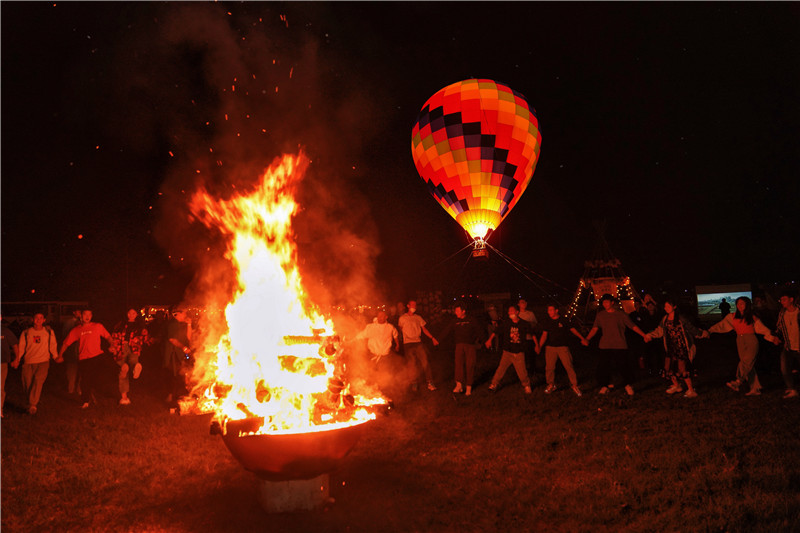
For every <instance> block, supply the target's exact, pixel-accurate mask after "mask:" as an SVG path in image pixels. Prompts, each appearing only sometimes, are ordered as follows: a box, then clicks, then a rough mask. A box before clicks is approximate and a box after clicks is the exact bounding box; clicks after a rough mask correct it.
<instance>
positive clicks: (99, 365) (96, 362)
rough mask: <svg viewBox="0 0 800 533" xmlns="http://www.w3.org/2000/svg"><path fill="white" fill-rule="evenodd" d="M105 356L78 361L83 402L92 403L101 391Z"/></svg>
mask: <svg viewBox="0 0 800 533" xmlns="http://www.w3.org/2000/svg"><path fill="white" fill-rule="evenodd" d="M102 355H103V354H100V355H97V356H95V357H90V358H89V359H81V360H79V361H78V376H79V378H80V383H81V400H82V401H83V403H91V402H92V400H93V396H94V395H95V393H96V392H98V391H99V390H100V380H101V379H102V374H103V367H104V366H105V365H104V364H103V357H102Z"/></svg>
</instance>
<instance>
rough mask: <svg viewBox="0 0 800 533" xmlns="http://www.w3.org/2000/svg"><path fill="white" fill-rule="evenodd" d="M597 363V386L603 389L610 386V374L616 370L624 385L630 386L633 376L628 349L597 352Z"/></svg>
mask: <svg viewBox="0 0 800 533" xmlns="http://www.w3.org/2000/svg"><path fill="white" fill-rule="evenodd" d="M599 352H600V353H599V359H598V362H597V386H598V387H605V386H606V385H610V384H611V372H612V371H613V370H616V371H617V372H619V373H620V374H621V375H622V381H623V382H624V384H625V385H632V384H633V382H634V380H635V376H634V369H633V361H632V360H631V353H630V351H629V350H628V349H624V350H616V349H603V348H601V349H600V350H599Z"/></svg>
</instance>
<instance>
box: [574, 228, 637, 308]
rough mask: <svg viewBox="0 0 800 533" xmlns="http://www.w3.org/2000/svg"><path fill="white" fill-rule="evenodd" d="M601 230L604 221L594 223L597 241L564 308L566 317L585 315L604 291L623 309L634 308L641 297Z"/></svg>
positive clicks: (596, 306)
mask: <svg viewBox="0 0 800 533" xmlns="http://www.w3.org/2000/svg"><path fill="white" fill-rule="evenodd" d="M604 230H605V224H603V225H602V226H600V227H598V242H597V246H596V247H595V250H594V254H593V256H592V257H593V258H592V259H590V260H589V261H586V262H585V263H584V267H585V268H584V271H583V276H581V279H580V281H579V282H578V288H577V289H576V291H575V296H574V297H573V299H572V302H571V303H570V305H569V307H568V308H567V316H569V317H570V318H572V317H576V318H578V319H581V320H583V319H585V318H587V316H588V315H590V314H592V313H593V312H594V311H596V310H597V309H598V307H599V305H600V298H601V297H602V296H603V295H604V294H610V295H611V296H613V297H615V298H616V299H617V300H618V301H619V302H620V303H621V304H622V309H623V310H624V311H625V312H626V313H630V312H631V311H633V310H634V309H635V307H636V301H641V297H640V296H639V294H638V293H637V292H636V291H635V290H634V288H633V284H632V283H631V278H630V277H629V276H628V275H627V274H625V272H624V271H623V270H622V264H621V263H620V260H619V259H617V258H616V257H614V254H612V253H611V249H610V248H609V246H608V242H607V241H606V239H605V236H604V232H605V231H604Z"/></svg>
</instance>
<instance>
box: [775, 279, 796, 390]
mask: <svg viewBox="0 0 800 533" xmlns="http://www.w3.org/2000/svg"><path fill="white" fill-rule="evenodd" d="M779 301H780V303H781V310H780V313H778V321H777V329H778V335H779V336H780V339H779V338H777V337H776V338H774V339H773V341H772V342H774V343H775V344H780V343H781V339H783V349H782V350H781V374H782V375H783V381H784V383H785V384H786V392H785V393H784V394H783V397H784V398H787V399H788V398H797V396H798V394H797V389H795V388H794V375H793V374H792V370H793V369H792V366H793V365H794V364H796V363H800V321H798V307H797V291H794V290H791V289H786V290H784V291H782V292H781V297H780V300H779Z"/></svg>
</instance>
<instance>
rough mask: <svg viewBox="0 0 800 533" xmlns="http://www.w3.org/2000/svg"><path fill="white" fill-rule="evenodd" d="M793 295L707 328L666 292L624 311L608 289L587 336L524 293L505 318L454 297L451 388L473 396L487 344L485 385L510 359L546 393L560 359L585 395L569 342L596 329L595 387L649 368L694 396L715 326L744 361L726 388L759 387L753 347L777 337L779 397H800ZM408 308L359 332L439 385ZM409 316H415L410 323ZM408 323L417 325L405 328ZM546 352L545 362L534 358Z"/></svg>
mask: <svg viewBox="0 0 800 533" xmlns="http://www.w3.org/2000/svg"><path fill="white" fill-rule="evenodd" d="M797 300H798V295H797V292H796V291H795V290H794V289H792V288H789V289H786V290H784V291H783V292H782V293H781V295H780V300H779V302H780V305H781V309H780V312H779V313H778V315H777V317H776V318H775V319H774V320H772V317H771V315H770V314H769V313H768V312H767V311H766V309H765V308H764V307H763V299H762V301H760V302H758V304H759V305H757V306H754V304H753V301H751V299H750V298H748V297H744V296H743V297H740V298H737V299H736V302H735V311H734V312H731V313H727V314H723V315H722V319H721V320H720V321H719V322H717V323H716V324H714V325H712V326H710V327H709V328H708V329H701V328H699V327H697V326H696V325H695V324H694V323H693V322H692V321H691V320H690V318H689V315H688V313H682V312H681V310H680V308H679V302H678V300H677V299H675V298H671V297H667V298H665V299H664V301H663V302H661V305H660V306H659V305H658V303H657V302H656V301H655V299H654V298H653V297H652V296H650V295H647V296H645V298H644V299H643V301H642V302H638V305H637V308H636V309H635V310H634V311H633V312H631V313H630V314H628V313H625V312H624V311H623V310H622V309H621V307H620V305H619V302H618V301H617V300H616V299H615V298H614V297H613V296H612V295H610V294H605V295H603V296H602V297H601V298H600V306H601V308H600V309H599V310H598V312H597V314H596V316H595V318H594V321H593V322H592V324H591V327H590V328H589V329H588V332H586V334H585V335H584V333H582V331H581V328H580V326H579V325H578V324H577V323H576V322H575V321H574V320H572V319H570V318H568V317H566V316H564V315H563V314H562V311H561V309H560V307H559V306H558V305H557V304H550V305H547V307H546V311H547V316H545V317H543V318H542V320H541V321H539V320H537V318H536V316H535V314H534V313H533V312H532V311H531V310H530V309H529V308H528V305H527V301H526V300H525V299H523V298H521V299H520V300H519V301H518V302H515V303H513V304H511V305H508V306H507V308H506V313H507V316H506V317H505V318H500V316H499V314H498V313H497V310H496V308H495V307H492V308H490V309H489V310H488V312H487V313H486V314H485V315H484V316H480V317H479V316H477V314H476V313H471V312H470V310H469V309H468V307H469V306H468V305H466V304H465V303H456V304H455V306H454V308H453V317H452V319H451V320H450V321H449V322H448V323H446V325H445V326H444V327H443V328H441V331H440V332H439V333H438V336H439V337H440V338H442V339H445V338H448V337H450V336H452V340H453V344H454V353H453V357H454V377H455V387H454V388H453V393H456V394H459V393H464V394H466V395H471V394H472V392H473V387H474V386H475V383H474V379H475V365H476V360H477V356H476V352H477V350H478V349H479V348H482V347H485V348H486V349H487V350H489V351H492V352H495V353H497V354H498V355H499V356H500V359H499V363H498V366H497V368H496V370H495V372H494V374H493V376H492V378H491V380H490V383H489V387H488V389H489V391H491V392H495V391H497V389H498V386H499V384H500V382H501V380H502V379H503V378H504V376H505V375H506V373H507V371H508V368H509V367H510V366H513V367H514V370H515V371H516V375H517V378H518V379H519V382H520V384H521V386H522V388H523V391H524V392H525V394H532V392H533V387H532V379H531V374H543V378H544V384H545V388H544V393H545V394H551V393H552V392H554V391H556V390H557V385H556V366H557V363H558V362H559V361H560V362H561V366H562V367H563V369H564V372H565V373H566V375H567V379H568V380H569V387H570V389H571V390H572V392H574V393H575V395H576V396H579V397H580V396H583V394H584V392H585V391H584V390H582V388H581V386H580V385H579V383H578V378H577V374H576V372H575V368H574V364H573V357H572V353H571V351H570V344H571V342H572V339H573V338H574V339H575V341H574V342H580V344H581V345H582V346H585V347H589V346H592V339H594V338H595V337H596V336H598V335H599V342H598V343H597V349H596V350H595V351H594V355H595V358H596V372H595V380H596V387H597V392H598V394H601V395H606V394H609V393H611V392H613V391H614V390H615V389H616V388H617V385H621V388H622V389H623V390H624V391H625V393H626V394H627V395H628V396H633V395H634V394H635V389H634V386H635V384H636V381H637V375H639V374H640V373H641V372H642V371H645V372H648V373H649V374H657V375H659V376H661V377H663V378H664V379H665V380H666V381H667V385H668V386H667V388H666V393H667V394H677V393H684V385H685V387H686V389H685V393H684V394H683V396H684V397H686V398H695V397H697V396H698V392H697V390H696V388H695V386H694V381H693V377H694V376H695V375H696V369H695V365H694V360H695V355H696V353H697V346H696V344H695V339H705V338H709V337H710V335H711V334H712V333H727V332H731V331H733V332H735V333H736V346H737V352H738V357H739V364H738V366H737V369H736V373H735V378H734V379H733V380H731V381H729V382H727V383H726V385H727V387H729V388H730V389H732V390H734V391H737V392H739V391H740V390H742V388H743V387H745V386H746V390H747V392H746V395H747V396H758V395H760V394H761V384H760V382H759V379H758V375H757V371H756V361H757V355H758V353H759V351H760V350H761V351H762V352H763V351H766V350H767V349H766V348H765V347H764V345H765V344H766V345H767V346H770V345H774V346H776V347H778V348H777V349H779V350H780V356H779V357H780V369H781V374H782V377H783V380H784V383H785V391H784V393H783V397H784V398H787V399H788V398H795V397H797V396H798V392H797V389H796V388H795V384H794V374H795V373H797V368H798V367H800V329H799V328H800V326H799V325H798V301H797ZM408 307H409V311H408V312H407V313H405V314H400V315H399V319H398V320H397V322H396V324H397V327H395V326H394V325H393V324H392V323H391V321H390V320H387V314H386V313H385V312H383V311H381V312H379V314H378V317H377V318H376V319H375V323H374V324H369V325H367V327H366V328H365V329H364V330H363V331H362V332H361V333H360V334H359V338H362V339H366V340H367V349H368V351H369V353H370V357H371V358H372V359H373V360H374V361H379V360H382V361H393V363H392V368H393V369H397V368H400V371H399V372H398V375H406V376H410V378H409V379H408V381H410V382H411V384H412V390H416V383H417V382H418V381H419V380H420V379H421V378H422V377H423V376H424V378H425V379H426V380H427V382H428V388H429V389H430V390H436V385H435V383H434V382H433V377H432V374H431V369H430V365H429V364H428V354H427V347H426V346H425V345H424V344H423V343H421V342H420V332H424V334H425V335H426V336H427V337H429V338H430V339H431V343H432V345H433V346H437V345H438V344H439V341H438V339H437V338H436V337H435V336H434V335H433V334H432V333H431V332H430V331H428V330H427V329H426V328H425V324H426V322H425V320H424V319H422V318H421V317H420V316H419V314H416V313H415V311H416V309H415V307H416V302H413V301H411V302H409V303H408ZM756 307H758V309H756ZM408 317H413V322H412V321H410V319H409V318H408ZM411 324H414V326H413V327H412V328H409V326H410V325H411ZM418 324H421V326H418ZM767 324H769V325H767ZM377 325H379V327H376V326H377ZM420 328H421V329H420ZM406 338H409V339H410V341H409V342H410V343H411V345H412V346H413V349H412V350H411V351H410V353H407V355H406V366H405V368H404V367H403V366H402V365H398V363H397V361H398V359H399V360H402V359H401V358H400V357H399V352H400V348H399V347H400V345H401V343H400V342H399V341H398V339H406ZM406 342H407V341H405V340H404V342H403V343H402V346H403V347H404V348H405V347H406V346H408V344H407V343H406ZM393 348H394V349H393ZM542 352H544V358H543V361H542V358H540V357H538V356H539V355H541V353H542ZM542 362H543V363H544V364H543V365H542V364H541V363H542ZM542 366H543V368H542ZM395 372H397V371H396V370H395ZM616 378H618V379H616Z"/></svg>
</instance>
